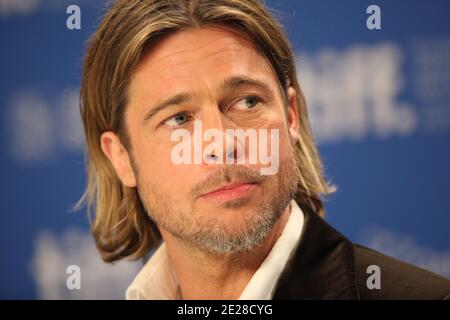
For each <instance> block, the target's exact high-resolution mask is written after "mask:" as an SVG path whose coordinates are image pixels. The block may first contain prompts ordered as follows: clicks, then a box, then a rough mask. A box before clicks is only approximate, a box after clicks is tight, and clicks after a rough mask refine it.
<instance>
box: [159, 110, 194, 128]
mask: <svg viewBox="0 0 450 320" xmlns="http://www.w3.org/2000/svg"><path fill="white" fill-rule="evenodd" d="M191 119H192V116H191V115H189V114H188V113H187V112H179V113H177V114H176V115H174V116H172V117H170V118H168V119H166V120H165V121H164V122H163V124H164V125H166V126H168V127H179V126H182V125H184V124H185V123H186V122H188V121H189V120H191Z"/></svg>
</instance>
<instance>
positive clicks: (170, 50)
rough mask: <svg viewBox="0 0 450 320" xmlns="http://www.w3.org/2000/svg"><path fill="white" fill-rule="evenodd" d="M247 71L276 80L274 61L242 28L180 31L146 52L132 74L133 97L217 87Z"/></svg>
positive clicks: (155, 95) (163, 94)
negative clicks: (268, 57) (177, 90)
mask: <svg viewBox="0 0 450 320" xmlns="http://www.w3.org/2000/svg"><path fill="white" fill-rule="evenodd" d="M243 74H245V75H251V76H257V77H259V78H263V79H266V80H268V81H269V80H272V81H275V76H274V73H273V72H272V69H271V67H270V64H269V63H268V62H267V60H266V59H265V58H264V56H263V55H262V54H261V53H260V51H259V50H258V49H257V48H256V46H255V45H254V44H253V42H252V41H251V40H250V39H249V38H248V37H247V36H246V35H245V34H243V33H242V32H240V31H237V30H234V29H229V28H219V27H205V28H199V29H189V30H185V31H178V32H176V33H174V34H171V35H170V36H168V37H166V38H164V39H162V40H160V41H159V42H157V43H156V45H155V46H153V47H152V48H151V49H150V50H148V51H147V52H146V54H145V55H144V57H143V58H142V60H141V61H140V62H139V64H138V66H137V67H136V69H135V71H134V74H133V76H132V79H131V83H130V88H129V93H130V99H131V100H133V98H134V97H136V96H142V95H145V96H146V97H145V99H146V100H147V101H148V100H153V99H158V98H160V97H161V96H165V95H167V94H170V93H171V92H173V90H174V89H181V90H186V91H194V92H195V91H196V90H198V89H201V88H206V87H207V88H209V89H214V87H215V86H216V85H218V84H220V83H222V82H223V80H224V79H226V78H228V77H231V76H234V75H243Z"/></svg>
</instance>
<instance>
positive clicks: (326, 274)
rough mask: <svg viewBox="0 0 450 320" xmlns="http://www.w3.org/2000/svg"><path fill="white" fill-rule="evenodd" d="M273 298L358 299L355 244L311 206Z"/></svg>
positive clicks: (305, 213) (305, 211)
mask: <svg viewBox="0 0 450 320" xmlns="http://www.w3.org/2000/svg"><path fill="white" fill-rule="evenodd" d="M301 208H302V211H303V213H304V215H305V222H304V227H303V231H302V235H301V238H300V241H299V244H298V246H297V248H296V249H295V252H294V254H293V256H292V257H291V258H290V259H289V261H288V263H287V264H286V267H285V269H284V270H283V272H282V274H281V276H280V278H279V280H278V283H277V286H276V288H275V292H274V295H273V299H333V300H334V299H359V293H358V289H357V283H356V273H355V263H354V255H353V244H352V243H351V242H350V241H349V240H348V239H347V238H345V237H344V236H343V235H341V234H340V233H339V232H337V231H336V230H335V229H333V228H332V227H331V226H330V225H328V223H326V222H325V221H324V220H323V219H322V218H321V217H319V216H317V214H315V213H314V212H313V211H311V209H309V208H307V207H304V206H302V207H301Z"/></svg>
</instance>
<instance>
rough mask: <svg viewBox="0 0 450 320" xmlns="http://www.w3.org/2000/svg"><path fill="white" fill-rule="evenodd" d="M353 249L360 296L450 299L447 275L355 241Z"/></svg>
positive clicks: (449, 282) (449, 284) (367, 297)
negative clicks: (444, 275) (417, 265)
mask: <svg viewBox="0 0 450 320" xmlns="http://www.w3.org/2000/svg"><path fill="white" fill-rule="evenodd" d="M353 251H354V257H355V271H356V277H357V279H356V280H357V283H358V291H359V295H360V298H361V299H450V280H448V279H447V278H445V277H442V276H439V275H437V274H435V273H433V272H430V271H427V270H424V269H421V268H418V267H416V266H413V265H410V264H407V263H404V262H401V261H399V260H397V259H394V258H392V257H389V256H387V255H384V254H382V253H380V252H377V251H375V250H372V249H369V248H366V247H364V246H361V245H357V244H354V245H353ZM371 266H372V267H371ZM376 273H378V274H376ZM375 277H379V278H378V279H376V278H375ZM378 280H379V281H378ZM377 281H378V285H374V284H375V283H376V282H377ZM369 287H370V288H372V289H369Z"/></svg>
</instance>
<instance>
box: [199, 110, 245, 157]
mask: <svg viewBox="0 0 450 320" xmlns="http://www.w3.org/2000/svg"><path fill="white" fill-rule="evenodd" d="M201 121H202V127H203V136H204V137H203V139H204V141H205V145H206V146H205V148H204V149H203V160H204V162H205V163H206V164H232V163H238V161H239V160H240V159H241V158H242V157H244V151H245V150H243V146H242V143H241V142H240V141H238V139H236V138H235V135H234V134H233V132H234V129H237V127H236V125H235V124H234V123H233V122H232V121H230V120H228V119H227V118H226V116H225V115H224V114H223V113H222V112H221V111H220V109H219V108H218V107H217V106H214V107H208V108H207V110H205V112H204V113H203V115H202V118H201Z"/></svg>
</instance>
